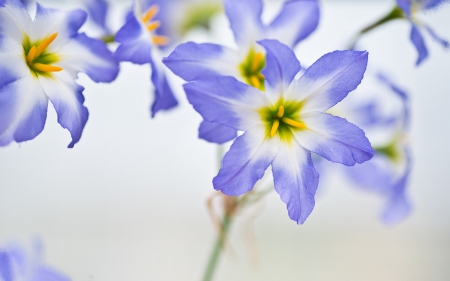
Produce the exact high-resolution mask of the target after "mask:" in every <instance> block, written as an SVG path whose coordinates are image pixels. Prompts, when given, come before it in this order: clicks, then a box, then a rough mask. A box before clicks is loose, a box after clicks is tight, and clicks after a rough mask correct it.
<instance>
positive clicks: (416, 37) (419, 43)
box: [410, 24, 428, 65]
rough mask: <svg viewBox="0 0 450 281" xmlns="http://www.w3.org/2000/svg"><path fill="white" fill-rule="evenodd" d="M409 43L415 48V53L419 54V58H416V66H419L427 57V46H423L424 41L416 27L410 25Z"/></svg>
mask: <svg viewBox="0 0 450 281" xmlns="http://www.w3.org/2000/svg"><path fill="white" fill-rule="evenodd" d="M410 38H411V41H412V42H413V44H414V46H415V47H416V50H417V52H418V53H419V57H418V58H417V61H416V65H419V64H421V63H422V62H423V60H424V59H426V58H427V57H428V50H427V46H425V41H424V40H423V37H422V34H421V33H420V31H419V29H418V28H417V26H416V25H414V24H413V25H412V27H411V37H410Z"/></svg>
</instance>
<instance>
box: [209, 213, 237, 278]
mask: <svg viewBox="0 0 450 281" xmlns="http://www.w3.org/2000/svg"><path fill="white" fill-rule="evenodd" d="M231 217H232V216H231V214H225V217H224V218H223V221H222V229H221V230H220V233H219V235H218V236H217V240H216V243H215V244H214V248H213V251H212V253H211V256H210V257H209V261H208V265H207V266H206V271H205V275H204V276H203V279H202V280H203V281H211V280H212V277H213V275H214V271H215V269H216V266H217V263H218V261H219V257H220V253H221V252H222V248H223V246H224V243H225V238H226V237H227V234H228V229H229V227H230V224H231Z"/></svg>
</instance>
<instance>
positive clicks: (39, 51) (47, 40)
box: [34, 33, 58, 57]
mask: <svg viewBox="0 0 450 281" xmlns="http://www.w3.org/2000/svg"><path fill="white" fill-rule="evenodd" d="M56 36H58V33H53V34H52V35H50V36H49V37H47V38H45V39H44V41H42V43H41V44H39V46H37V48H36V54H35V55H34V56H35V57H39V56H40V55H41V54H42V52H43V51H45V49H47V47H48V45H50V44H51V43H52V42H53V40H55V38H56Z"/></svg>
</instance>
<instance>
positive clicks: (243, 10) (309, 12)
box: [163, 0, 319, 143]
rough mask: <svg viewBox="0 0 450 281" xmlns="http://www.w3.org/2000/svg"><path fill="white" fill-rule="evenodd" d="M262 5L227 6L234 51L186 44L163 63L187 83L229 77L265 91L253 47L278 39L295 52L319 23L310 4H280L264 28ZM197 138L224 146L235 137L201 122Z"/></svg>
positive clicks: (260, 59) (258, 51) (306, 0)
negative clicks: (294, 49)
mask: <svg viewBox="0 0 450 281" xmlns="http://www.w3.org/2000/svg"><path fill="white" fill-rule="evenodd" d="M262 9H263V4H262V1H261V0H246V1H242V0H226V1H225V12H226V14H227V16H228V19H229V21H230V24H231V29H232V31H233V32H234V36H235V39H236V44H237V47H238V48H237V49H232V48H228V47H225V46H220V45H217V44H209V43H204V44H197V43H193V42H188V43H184V44H181V45H179V46H177V47H176V48H175V50H174V51H173V52H172V54H170V55H169V57H167V58H165V59H164V60H163V62H164V63H165V64H166V65H167V66H168V67H169V68H170V69H171V70H172V71H173V72H174V73H175V74H176V75H178V76H180V77H181V78H183V79H184V80H186V81H195V80H198V79H205V78H206V77H217V76H233V77H235V78H236V79H238V80H240V81H242V82H244V83H247V84H249V85H252V86H254V87H255V88H258V89H260V90H264V80H265V77H264V75H263V74H262V73H261V70H262V69H263V68H264V66H265V54H264V49H263V48H262V47H261V46H259V45H258V44H256V41H257V40H261V39H277V40H279V41H280V42H282V43H284V44H286V45H287V46H289V47H293V46H295V45H296V44H297V43H298V42H300V41H301V40H303V39H305V38H306V37H307V36H308V35H309V34H311V32H313V31H314V30H315V29H316V27H317V24H318V21H319V7H318V3H317V1H315V0H294V1H288V2H286V3H284V5H283V7H282V9H281V11H280V12H279V14H278V15H277V16H276V17H275V19H274V20H273V21H272V22H271V23H270V24H268V25H265V24H264V23H263V22H262V21H261V13H262ZM199 136H200V138H203V139H205V140H207V141H211V142H216V143H224V142H226V141H229V140H232V139H233V138H235V137H236V131H235V130H233V129H232V128H229V127H224V126H221V125H219V124H211V123H209V122H207V121H204V122H203V123H202V124H201V126H200V129H199Z"/></svg>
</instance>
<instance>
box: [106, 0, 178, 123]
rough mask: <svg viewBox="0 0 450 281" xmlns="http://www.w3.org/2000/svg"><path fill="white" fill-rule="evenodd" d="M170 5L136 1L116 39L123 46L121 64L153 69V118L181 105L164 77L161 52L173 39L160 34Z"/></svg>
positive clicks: (157, 0) (151, 0)
mask: <svg viewBox="0 0 450 281" xmlns="http://www.w3.org/2000/svg"><path fill="white" fill-rule="evenodd" d="M170 3H171V2H170V1H168V2H166V1H165V0H136V1H134V5H133V12H132V13H130V14H129V16H128V19H127V22H126V23H125V25H124V26H123V27H122V28H121V29H120V30H119V31H118V32H117V34H116V37H115V40H116V41H117V42H119V43H120V45H119V47H118V48H117V50H116V52H115V56H116V57H117V58H118V59H119V60H120V61H130V62H132V63H136V64H147V63H149V64H150V66H151V68H152V74H151V80H152V83H153V85H154V88H155V90H154V91H155V100H154V102H153V104H152V107H151V112H152V116H154V115H155V114H156V113H157V112H158V111H160V110H167V109H170V108H173V107H175V106H176V105H177V104H178V102H177V101H176V99H175V96H174V95H173V92H172V89H171V88H170V86H169V83H168V81H167V78H166V75H165V73H164V65H163V64H162V63H161V58H162V55H161V54H160V53H159V49H160V48H162V47H164V46H166V45H168V44H170V37H168V36H166V35H162V34H161V33H160V32H159V30H160V29H161V28H160V27H161V26H163V25H164V24H165V22H164V21H163V20H162V19H161V13H160V10H165V9H170V8H171V7H170V6H168V5H169V4H170Z"/></svg>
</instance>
